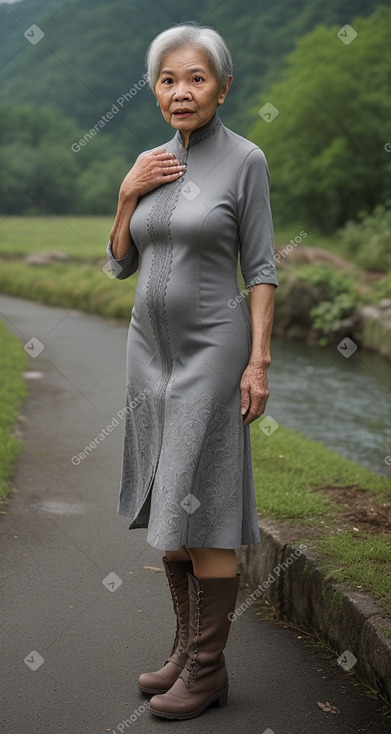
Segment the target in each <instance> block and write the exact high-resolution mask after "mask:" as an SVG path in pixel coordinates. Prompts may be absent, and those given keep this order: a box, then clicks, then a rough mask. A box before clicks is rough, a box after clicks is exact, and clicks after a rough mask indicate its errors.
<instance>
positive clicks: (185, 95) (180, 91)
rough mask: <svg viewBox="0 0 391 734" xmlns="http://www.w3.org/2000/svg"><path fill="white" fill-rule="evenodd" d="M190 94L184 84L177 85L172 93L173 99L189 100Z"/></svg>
mask: <svg viewBox="0 0 391 734" xmlns="http://www.w3.org/2000/svg"><path fill="white" fill-rule="evenodd" d="M190 97H191V94H190V92H189V90H188V89H187V88H186V87H185V85H184V84H178V85H177V87H176V89H175V91H174V99H177V100H180V99H190Z"/></svg>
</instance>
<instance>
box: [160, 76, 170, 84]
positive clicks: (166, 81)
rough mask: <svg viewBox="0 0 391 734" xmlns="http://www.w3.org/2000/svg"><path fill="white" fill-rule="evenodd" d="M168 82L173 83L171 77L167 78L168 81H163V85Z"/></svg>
mask: <svg viewBox="0 0 391 734" xmlns="http://www.w3.org/2000/svg"><path fill="white" fill-rule="evenodd" d="M167 82H169V83H171V82H172V79H171V78H170V77H167V79H162V83H163V84H166V83H167Z"/></svg>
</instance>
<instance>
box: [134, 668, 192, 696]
mask: <svg viewBox="0 0 391 734" xmlns="http://www.w3.org/2000/svg"><path fill="white" fill-rule="evenodd" d="M181 671H182V668H181V667H180V666H179V665H176V664H175V663H172V662H168V663H166V665H165V666H164V667H163V668H162V669H161V670H158V671H156V673H142V674H141V675H140V677H139V679H138V689H139V691H141V692H142V693H153V694H154V693H166V691H168V690H169V689H170V688H171V686H172V685H173V684H174V683H175V681H176V680H177V678H178V677H179V675H180V673H181Z"/></svg>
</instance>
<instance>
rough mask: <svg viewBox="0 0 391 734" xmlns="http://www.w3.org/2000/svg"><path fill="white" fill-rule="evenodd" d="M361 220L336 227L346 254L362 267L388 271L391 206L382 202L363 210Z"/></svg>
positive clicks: (390, 240)
mask: <svg viewBox="0 0 391 734" xmlns="http://www.w3.org/2000/svg"><path fill="white" fill-rule="evenodd" d="M359 219H360V220H361V221H358V222H351V221H349V222H347V223H346V224H345V226H344V227H343V228H342V229H341V230H339V233H338V234H339V235H340V236H341V241H342V247H343V248H344V251H345V252H346V254H348V255H351V257H352V259H353V260H354V261H355V262H356V263H357V264H358V265H360V266H361V267H362V268H364V269H365V270H374V271H378V272H381V273H387V272H389V270H390V269H391V209H389V208H386V207H385V206H383V205H382V204H379V205H378V206H376V207H375V209H374V210H373V212H372V213H371V214H369V213H368V212H362V213H360V215H359Z"/></svg>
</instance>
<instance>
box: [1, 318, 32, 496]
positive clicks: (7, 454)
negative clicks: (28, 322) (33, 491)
mask: <svg viewBox="0 0 391 734" xmlns="http://www.w3.org/2000/svg"><path fill="white" fill-rule="evenodd" d="M27 361H28V358H27V354H26V352H25V351H24V349H23V346H22V344H21V342H20V341H19V339H18V338H17V337H16V336H14V335H13V334H11V333H10V332H9V331H8V330H7V328H6V326H5V324H4V323H3V322H1V321H0V498H4V497H5V496H6V495H7V494H8V491H9V481H10V478H11V476H12V471H13V466H14V462H15V459H16V457H17V455H18V452H19V448H20V441H19V439H17V438H16V436H15V435H14V425H15V423H16V421H17V419H18V411H19V406H20V403H21V400H22V398H23V397H24V396H25V395H26V387H25V382H24V379H23V374H22V373H23V371H24V370H25V368H26V365H27Z"/></svg>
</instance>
